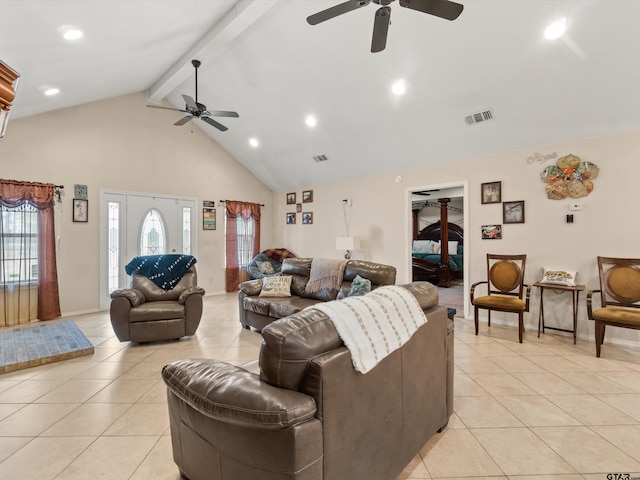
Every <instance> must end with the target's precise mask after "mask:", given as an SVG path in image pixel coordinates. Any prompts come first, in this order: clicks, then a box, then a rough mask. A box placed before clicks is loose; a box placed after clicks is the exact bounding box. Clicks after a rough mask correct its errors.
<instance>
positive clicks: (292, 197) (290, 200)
mask: <svg viewBox="0 0 640 480" xmlns="http://www.w3.org/2000/svg"><path fill="white" fill-rule="evenodd" d="M295 204H296V192H291V193H287V205H295Z"/></svg>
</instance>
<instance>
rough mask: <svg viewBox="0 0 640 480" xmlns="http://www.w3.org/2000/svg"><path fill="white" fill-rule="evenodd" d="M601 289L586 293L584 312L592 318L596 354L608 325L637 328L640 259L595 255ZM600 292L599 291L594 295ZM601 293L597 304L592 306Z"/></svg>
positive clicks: (639, 310) (638, 321)
mask: <svg viewBox="0 0 640 480" xmlns="http://www.w3.org/2000/svg"><path fill="white" fill-rule="evenodd" d="M598 274H599V278H600V289H598V290H591V291H590V292H588V294H587V315H588V317H589V319H591V320H594V321H595V340H596V356H597V357H599V356H600V353H601V350H602V343H603V342H604V333H605V329H606V327H607V326H612V327H621V328H632V329H634V330H640V259H634V258H612V257H598ZM594 294H599V295H594ZM598 297H600V308H597V309H594V308H593V300H594V298H598Z"/></svg>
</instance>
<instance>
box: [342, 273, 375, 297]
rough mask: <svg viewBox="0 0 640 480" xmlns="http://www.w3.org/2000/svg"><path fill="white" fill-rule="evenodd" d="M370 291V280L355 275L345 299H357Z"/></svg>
mask: <svg viewBox="0 0 640 480" xmlns="http://www.w3.org/2000/svg"><path fill="white" fill-rule="evenodd" d="M370 291H371V280H367V279H366V278H362V277H361V276H360V275H356V278H354V279H353V282H351V289H350V290H349V294H348V295H347V297H359V296H360V295H364V294H365V293H369V292H370Z"/></svg>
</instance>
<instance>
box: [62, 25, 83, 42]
mask: <svg viewBox="0 0 640 480" xmlns="http://www.w3.org/2000/svg"><path fill="white" fill-rule="evenodd" d="M58 32H60V33H61V34H62V38H64V39H65V40H70V41H73V40H78V39H80V38H82V37H83V36H84V33H83V32H82V30H80V29H79V28H77V27H74V26H71V25H62V26H60V27H58Z"/></svg>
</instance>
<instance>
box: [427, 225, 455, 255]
mask: <svg viewBox="0 0 640 480" xmlns="http://www.w3.org/2000/svg"><path fill="white" fill-rule="evenodd" d="M447 228H448V230H449V241H450V242H458V245H464V243H463V238H464V235H463V230H462V227H460V226H458V225H456V224H455V223H447ZM417 240H433V241H436V242H437V241H439V240H440V222H436V223H432V224H431V225H428V226H426V227H424V228H423V229H422V230H420V232H419V233H418V238H417ZM451 253H455V252H451Z"/></svg>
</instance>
